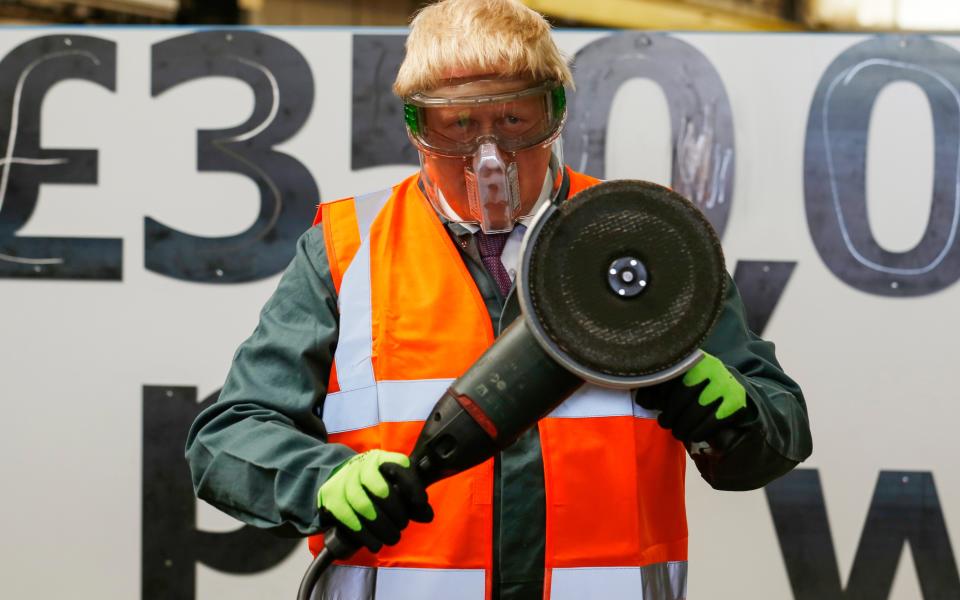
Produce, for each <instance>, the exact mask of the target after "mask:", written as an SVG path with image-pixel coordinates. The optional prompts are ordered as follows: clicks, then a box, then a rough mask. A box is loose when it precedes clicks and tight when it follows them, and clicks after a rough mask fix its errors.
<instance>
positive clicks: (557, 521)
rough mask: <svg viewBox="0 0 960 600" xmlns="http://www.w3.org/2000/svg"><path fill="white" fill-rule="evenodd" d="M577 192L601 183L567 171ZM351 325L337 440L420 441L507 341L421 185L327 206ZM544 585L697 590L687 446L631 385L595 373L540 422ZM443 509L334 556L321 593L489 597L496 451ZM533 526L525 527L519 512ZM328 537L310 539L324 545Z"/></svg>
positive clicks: (374, 443) (652, 596)
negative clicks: (374, 544)
mask: <svg viewBox="0 0 960 600" xmlns="http://www.w3.org/2000/svg"><path fill="white" fill-rule="evenodd" d="M568 176H569V178H570V191H569V195H573V194H575V193H576V192H578V191H580V190H581V189H584V188H586V187H589V186H590V185H593V184H594V183H596V182H597V180H596V179H594V178H592V177H588V176H586V175H581V174H579V173H575V172H573V171H569V170H568ZM317 223H318V224H319V223H322V227H323V233H324V239H325V241H326V250H327V257H328V260H329V263H330V271H331V275H332V278H333V282H334V285H335V286H336V288H337V292H338V298H339V307H340V337H339V341H338V344H337V349H336V354H335V357H334V368H333V369H332V372H331V377H330V386H329V392H328V394H327V396H326V399H325V401H324V403H323V412H322V417H323V421H324V424H325V425H326V428H327V431H328V433H329V441H330V442H336V443H341V444H346V445H348V446H350V447H351V448H353V449H354V450H356V451H357V452H363V451H366V450H370V449H374V448H382V449H385V450H391V451H395V452H404V453H409V452H410V451H411V450H412V449H413V445H414V442H415V441H416V438H417V435H418V434H419V432H420V428H421V425H422V423H423V420H424V419H425V418H426V417H427V416H428V415H429V414H430V410H431V408H432V407H433V405H434V404H435V403H436V401H437V400H438V399H439V398H440V396H441V395H442V393H443V391H444V390H445V389H446V388H447V387H448V386H449V385H450V383H451V382H452V381H453V380H454V379H455V378H456V377H458V376H459V375H461V374H462V373H464V372H465V371H466V370H467V369H468V368H469V367H470V366H471V365H472V364H473V362H474V361H475V360H476V359H477V358H478V357H479V356H480V355H481V354H482V353H483V351H484V350H486V349H487V347H488V346H490V344H492V343H493V340H494V335H493V328H492V324H491V322H490V317H489V314H488V312H487V309H486V307H485V305H484V302H483V299H482V298H481V296H480V292H479V291H478V290H477V287H476V284H475V283H474V281H473V279H472V277H471V276H470V273H469V271H468V270H467V267H466V265H465V264H464V262H463V259H462V258H461V257H460V253H459V252H458V250H457V248H456V247H455V245H454V243H453V241H452V240H451V239H450V236H449V235H448V233H447V231H446V230H445V226H444V225H443V223H441V221H440V219H439V218H438V217H437V215H436V213H435V212H434V211H433V209H432V208H431V207H430V204H429V203H428V202H427V200H426V199H425V198H424V197H423V194H422V192H421V191H420V189H419V187H418V185H417V176H416V175H414V176H412V177H410V178H408V179H406V180H404V181H403V182H402V183H400V184H399V185H397V186H395V187H393V188H391V189H388V190H384V191H382V192H377V193H373V194H368V195H366V196H358V197H356V198H347V199H345V200H338V201H335V202H328V203H324V204H322V205H321V207H320V211H319V212H318V216H317ZM539 428H540V445H541V450H542V453H543V468H544V485H545V496H546V541H545V569H546V572H545V574H544V577H545V585H544V590H545V591H544V596H545V598H548V599H551V600H567V599H571V600H572V599H576V600H582V599H584V598H603V599H604V600H618V599H621V598H623V599H626V598H630V599H641V598H642V599H643V600H677V599H682V598H685V597H686V560H687V524H686V514H685V509H684V469H685V464H686V452H685V450H684V448H683V445H682V444H680V443H679V442H677V441H676V440H675V439H674V438H673V437H672V435H671V434H670V432H669V431H667V430H664V429H662V428H660V427H659V425H658V424H657V422H656V413H651V412H649V411H646V410H645V409H643V408H641V407H640V406H638V405H637V404H636V403H635V402H633V400H632V398H631V396H630V393H629V392H627V391H622V390H609V389H603V388H599V387H596V386H593V385H585V386H583V387H582V388H581V389H580V390H579V391H577V392H576V393H575V394H574V395H573V396H571V397H570V398H569V399H567V400H566V401H565V402H564V403H563V404H561V405H560V406H559V407H558V408H557V409H555V410H554V411H553V412H552V413H551V414H550V415H548V416H547V417H546V418H545V419H543V420H542V421H541V422H540V424H539ZM428 491H429V496H430V504H431V505H432V506H433V509H434V512H435V515H436V516H435V518H434V520H433V522H432V523H429V524H420V523H411V524H410V526H409V527H407V529H406V530H404V532H403V534H402V537H401V540H400V542H399V543H398V544H396V545H395V546H392V547H384V548H383V549H382V550H381V551H380V552H379V553H378V554H376V555H373V554H371V553H369V552H367V551H365V550H362V551H360V552H358V553H357V554H356V555H355V556H354V557H352V558H351V559H349V560H347V561H342V562H339V563H337V564H336V565H334V566H333V567H331V572H330V573H329V575H328V576H327V577H325V579H324V581H323V582H322V584H321V589H320V591H319V594H318V596H317V597H318V598H323V599H326V598H373V596H374V592H375V594H376V599H377V600H401V599H408V598H409V599H413V598H417V599H421V598H423V599H427V598H443V599H447V598H456V599H458V600H460V599H462V600H484V599H489V598H490V597H491V591H492V590H491V585H492V584H491V582H492V578H491V570H492V565H493V531H492V529H493V507H492V500H493V461H492V460H490V461H487V462H486V463H484V464H481V465H478V466H476V467H474V468H472V469H470V470H468V471H465V472H463V473H460V474H458V475H456V476H454V477H451V478H449V479H445V480H442V481H440V482H438V483H436V484H434V485H433V486H431V487H430V488H429V490H428ZM510 525H512V526H514V527H522V526H523V524H522V523H513V524H510ZM320 542H321V539H318V538H312V539H311V549H312V550H314V552H316V551H317V549H318V548H319V543H320Z"/></svg>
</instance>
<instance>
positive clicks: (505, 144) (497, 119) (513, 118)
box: [404, 79, 566, 233]
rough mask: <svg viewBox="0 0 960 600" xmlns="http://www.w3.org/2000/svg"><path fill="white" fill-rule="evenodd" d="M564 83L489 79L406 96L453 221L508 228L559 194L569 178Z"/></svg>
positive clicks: (438, 199) (407, 111) (429, 182)
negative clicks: (563, 150)
mask: <svg viewBox="0 0 960 600" xmlns="http://www.w3.org/2000/svg"><path fill="white" fill-rule="evenodd" d="M565 116H566V96H565V95H564V90H563V86H562V85H560V84H559V83H557V82H554V81H548V82H542V83H532V82H530V81H529V80H517V79H483V80H476V81H470V82H467V83H462V84H456V85H447V86H444V87H441V88H438V89H436V90H432V91H431V92H430V93H417V94H414V95H412V96H410V97H407V98H405V99H404V117H405V121H406V125H407V133H408V134H409V136H410V139H411V141H412V142H413V143H414V145H415V146H416V147H417V149H418V150H419V152H420V163H421V183H422V184H423V190H424V192H425V194H426V196H427V199H428V200H429V201H430V203H431V204H432V205H433V208H434V209H435V210H436V211H437V212H438V213H439V214H440V215H442V216H443V217H444V218H445V219H447V220H448V221H453V222H457V223H467V224H474V225H478V226H479V227H480V229H481V230H482V231H483V232H484V233H502V232H507V231H510V230H512V229H513V227H514V225H515V224H516V223H517V222H524V221H526V220H528V219H529V218H531V216H532V215H533V213H534V210H535V208H536V207H537V206H538V205H539V203H540V202H542V201H544V200H547V201H550V200H553V199H554V198H555V197H556V195H557V193H558V192H559V190H560V186H561V184H562V182H563V172H562V169H563V158H562V155H561V149H560V147H561V142H560V130H561V129H562V128H563V122H564V118H565Z"/></svg>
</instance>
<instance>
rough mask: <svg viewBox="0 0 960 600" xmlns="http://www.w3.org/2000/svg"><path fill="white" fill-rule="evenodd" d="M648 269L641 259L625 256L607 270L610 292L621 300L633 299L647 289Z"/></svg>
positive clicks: (611, 264)
mask: <svg viewBox="0 0 960 600" xmlns="http://www.w3.org/2000/svg"><path fill="white" fill-rule="evenodd" d="M647 283H648V281H647V267H646V266H644V264H643V263H642V262H640V260H639V259H637V258H634V257H632V256H623V257H621V258H618V259H616V260H615V261H613V262H612V263H610V267H609V268H607V284H608V285H609V286H610V291H611V292H613V293H614V294H616V295H617V296H620V297H621V298H633V297H634V296H637V295H639V294H640V293H641V292H643V290H645V289H646V288H647Z"/></svg>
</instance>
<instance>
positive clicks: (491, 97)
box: [403, 81, 566, 156]
mask: <svg viewBox="0 0 960 600" xmlns="http://www.w3.org/2000/svg"><path fill="white" fill-rule="evenodd" d="M490 83H491V82H490V81H474V82H470V83H467V84H463V85H458V86H448V87H445V88H441V89H439V90H435V91H434V92H432V93H431V94H429V95H428V94H424V93H417V94H414V95H413V96H410V97H408V98H406V99H405V101H404V107H403V108H404V117H405V119H406V124H407V131H408V132H409V134H410V137H411V139H412V140H413V142H414V143H415V144H416V145H417V146H418V147H419V148H420V150H422V151H424V152H430V153H433V154H438V155H441V156H469V155H471V154H474V153H475V152H476V151H477V149H478V148H479V147H480V145H481V144H482V143H488V142H490V141H493V142H494V143H496V145H497V146H498V147H499V148H500V149H501V150H503V151H504V152H518V151H520V150H524V149H526V148H531V147H533V146H536V145H543V144H548V143H550V142H552V141H553V140H554V139H556V138H557V136H558V135H559V134H560V130H561V128H562V127H563V121H564V117H565V115H566V96H565V94H564V91H563V86H562V85H560V84H559V83H557V82H554V81H547V82H544V83H540V84H538V85H535V86H533V87H525V88H524V89H519V90H516V91H507V92H501V93H494V94H476V93H472V92H475V91H478V90H482V89H483V87H484V84H490Z"/></svg>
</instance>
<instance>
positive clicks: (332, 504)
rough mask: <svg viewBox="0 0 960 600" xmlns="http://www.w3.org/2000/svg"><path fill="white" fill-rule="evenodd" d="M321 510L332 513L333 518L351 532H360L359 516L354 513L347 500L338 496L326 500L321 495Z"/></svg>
mask: <svg viewBox="0 0 960 600" xmlns="http://www.w3.org/2000/svg"><path fill="white" fill-rule="evenodd" d="M320 508H322V509H323V510H326V511H327V512H328V513H330V514H331V515H332V516H333V518H334V519H336V520H337V521H338V522H340V523H342V524H343V525H344V526H345V528H348V529H350V530H351V531H359V530H360V527H361V526H360V519H359V518H358V517H357V514H356V513H355V512H353V509H352V508H351V507H350V504H349V503H348V502H347V501H346V499H345V498H342V497H336V496H333V497H331V498H326V497H324V496H322V495H321V498H320Z"/></svg>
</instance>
